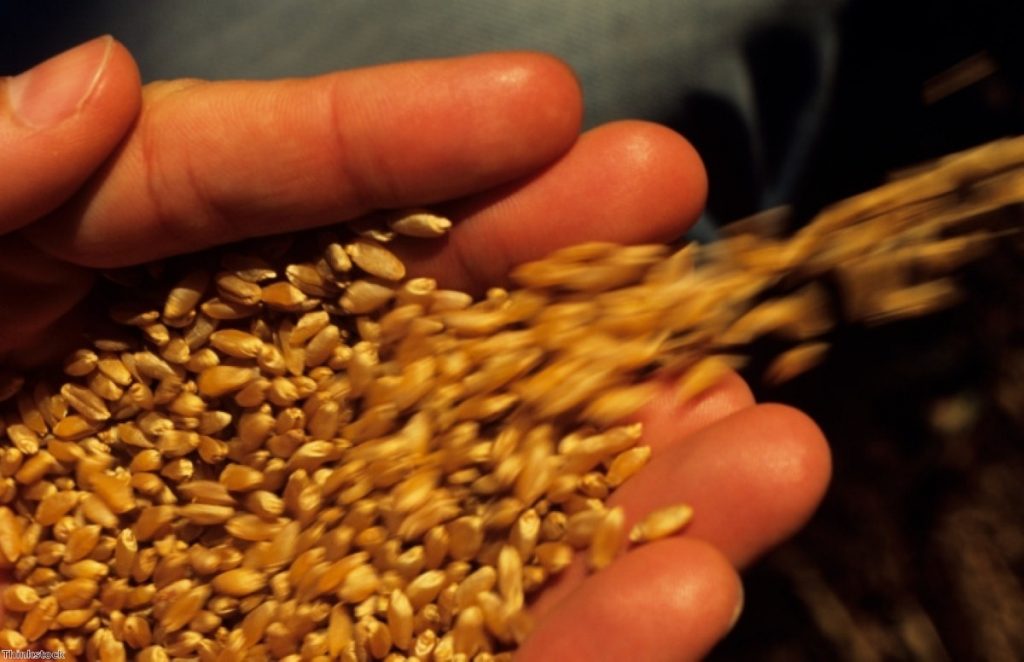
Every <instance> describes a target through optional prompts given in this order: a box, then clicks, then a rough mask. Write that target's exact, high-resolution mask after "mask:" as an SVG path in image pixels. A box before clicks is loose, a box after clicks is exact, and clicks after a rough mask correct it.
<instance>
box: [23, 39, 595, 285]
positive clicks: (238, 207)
mask: <svg viewBox="0 0 1024 662" xmlns="http://www.w3.org/2000/svg"><path fill="white" fill-rule="evenodd" d="M580 116H581V101H580V94H579V89H578V86H577V83H576V81H575V78H574V77H573V75H572V73H571V72H570V71H569V69H568V68H567V67H566V66H565V65H563V64H562V63H560V62H559V61H557V60H555V59H554V58H551V57H548V56H544V55H539V54H530V53H505V54H488V55H478V56H470V57H462V58H453V59H446V60H433V61H420V62H409V63H402V64H396V65H387V66H381V67H372V68H367V69H360V70H354V71H350V72H342V73H335V74H329V75H326V76H320V77H316V78H311V79H301V80H300V79H296V80H284V81H274V82H249V81H230V82H218V83H206V82H197V81H178V82H175V83H160V84H156V85H154V86H151V87H149V88H147V90H146V94H145V97H144V103H143V110H142V114H141V116H140V119H139V121H138V123H137V125H136V126H135V128H134V130H133V131H132V132H131V133H130V134H129V136H128V138H127V139H126V141H125V142H124V144H123V145H122V147H121V149H120V150H119V151H118V153H116V154H115V156H114V157H113V158H112V159H111V161H110V162H109V163H108V164H107V165H106V167H105V168H104V169H103V170H101V172H100V173H99V174H98V175H97V176H96V177H95V178H94V179H93V181H92V182H91V183H90V184H89V185H88V186H87V187H86V188H85V189H84V190H83V191H82V193H81V194H79V195H78V196H77V197H76V198H74V199H73V200H72V201H71V202H70V203H69V204H68V205H65V206H64V207H63V208H61V209H60V210H58V211H57V212H55V213H54V214H52V215H51V216H50V217H49V218H47V219H45V220H44V221H43V222H41V223H37V224H35V225H33V226H32V227H30V228H28V229H27V230H26V232H27V236H28V237H29V238H30V239H31V240H32V241H33V242H34V243H36V244H37V245H38V246H39V247H40V248H42V249H43V250H45V251H47V252H49V253H51V254H53V255H56V256H58V257H61V258H63V259H66V260H68V261H71V262H74V263H77V264H81V265H85V266H97V267H110V266H120V265H123V264H129V263H137V262H142V261H145V260H150V259H154V258H158V257H162V256H166V255H171V254H176V253H183V252H189V251H194V250H197V249H201V248H205V247H207V246H211V245H215V244H220V243H226V242H230V241H234V240H237V239H241V238H244V237H249V236H257V235H265V234H273V233H279V232H286V231H291V230H299V229H304V228H309V227H313V226H317V225H323V224H327V223H332V222H337V221H341V220H346V219H349V218H353V217H356V216H359V215H361V214H363V213H365V212H367V211H370V210H373V209H376V208H387V207H403V206H411V205H423V204H430V203H434V202H437V201H441V200H448V199H452V198H457V197H461V196H465V195H469V194H471V193H475V192H479V191H482V190H485V189H488V188H491V187H493V186H496V185H498V184H501V183H504V182H507V181H511V180H513V179H516V178H518V177H521V176H523V175H525V174H527V173H530V172H533V171H535V170H536V169H538V168H540V167H543V166H544V165H546V164H548V163H550V162H552V161H554V160H555V159H556V158H557V157H558V156H559V155H561V154H562V153H564V152H565V151H566V150H567V149H568V148H569V147H570V146H571V145H572V143H573V141H574V140H575V138H576V136H577V134H578V131H579V125H580ZM282 219H283V220H282Z"/></svg>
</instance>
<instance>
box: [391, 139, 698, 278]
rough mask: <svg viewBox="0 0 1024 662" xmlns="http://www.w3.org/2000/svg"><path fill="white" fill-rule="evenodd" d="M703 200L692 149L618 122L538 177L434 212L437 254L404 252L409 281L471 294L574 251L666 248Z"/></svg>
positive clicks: (419, 250)
mask: <svg viewBox="0 0 1024 662" xmlns="http://www.w3.org/2000/svg"><path fill="white" fill-rule="evenodd" d="M706 192H707V182H706V176H705V174H704V168H703V165H702V164H701V161H700V159H699V157H697V154H696V152H695V151H694V149H693V147H692V146H691V145H690V143H689V142H687V141H686V140H685V139H684V138H683V137H682V136H680V135H679V134H677V133H675V132H674V131H672V130H670V129H667V128H665V127H662V126H659V125H656V124H652V123H650V122H640V121H621V122H613V123H610V124H606V125H603V126H601V127H598V128H596V129H591V130H590V131H587V132H586V133H584V134H583V135H582V136H580V138H579V139H578V140H577V141H576V142H575V144H573V146H572V149H571V150H569V152H567V153H566V154H565V155H563V156H562V157H561V158H560V159H559V160H558V161H556V162H555V163H553V164H551V165H550V166H549V167H547V168H546V169H544V170H543V171H541V172H539V173H538V174H535V175H533V176H531V177H529V178H526V179H520V180H517V181H515V182H512V183H510V184H507V185H505V186H501V187H498V188H497V189H494V190H491V191H488V192H486V193H483V194H481V195H478V196H474V197H471V198H467V199H464V200H462V201H460V202H458V203H456V204H454V205H450V206H448V207H446V208H445V209H444V211H446V212H447V213H448V214H449V215H450V216H451V217H452V218H453V219H454V220H455V221H456V225H455V228H454V229H453V231H452V233H451V234H450V235H449V237H448V240H447V242H446V243H444V244H439V245H436V246H430V247H425V246H423V245H418V246H417V245H408V246H405V247H404V250H403V258H405V259H407V261H408V264H409V267H410V271H412V272H414V273H416V274H419V275H430V276H433V277H435V278H438V279H439V281H441V282H442V283H443V284H444V285H445V286H446V287H454V288H458V289H465V290H468V291H473V292H477V291H480V290H481V289H482V288H485V287H487V286H490V285H501V284H505V279H506V278H507V275H508V271H509V269H510V268H512V267H514V266H516V265H518V264H521V263H523V262H526V261H529V260H536V259H539V258H541V257H543V256H545V255H547V254H548V253H550V252H552V251H554V250H556V249H559V248H563V247H565V246H570V245H573V244H577V243H580V242H583V241H610V242H616V243H620V244H639V243H651V242H666V241H671V240H674V239H677V238H679V237H681V236H682V235H683V234H684V233H685V232H686V230H687V229H688V228H689V227H690V226H691V225H692V224H693V223H694V222H695V221H696V220H697V217H698V216H699V214H700V210H701V209H702V208H703V205H704V200H705V197H706Z"/></svg>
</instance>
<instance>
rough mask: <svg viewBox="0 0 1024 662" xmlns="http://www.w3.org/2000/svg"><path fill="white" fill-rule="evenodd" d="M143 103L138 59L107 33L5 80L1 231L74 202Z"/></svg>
mask: <svg viewBox="0 0 1024 662" xmlns="http://www.w3.org/2000/svg"><path fill="white" fill-rule="evenodd" d="M139 104H140V84H139V72H138V68H137V67H136V65H135V61H134V59H132V56H131V54H129V53H128V51H127V50H126V49H125V47H124V46H123V45H121V44H120V43H119V42H118V41H117V40H115V39H114V38H113V37H111V36H109V35H108V36H104V37H98V38H96V39H93V40H90V41H87V42H85V43H83V44H80V45H78V46H76V47H74V48H72V49H69V50H67V51H65V52H63V53H60V54H58V55H56V56H54V57H52V58H50V59H49V60H46V61H45V62H42V63H40V64H39V65H37V66H36V67H33V68H32V69H30V70H29V71H28V72H24V73H23V74H21V75H19V76H17V77H14V78H8V79H0V172H3V173H4V177H3V178H0V232H7V231H11V230H14V229H17V228H19V227H22V226H24V225H25V224H27V223H29V222H31V221H34V220H35V219H37V218H39V217H40V216H42V215H44V214H46V213H47V212H49V211H51V210H53V209H54V208H56V207H57V206H58V205H59V204H61V203H62V202H63V201H64V200H66V199H67V198H68V197H70V196H71V195H72V194H73V193H74V192H75V190H77V189H78V188H79V187H80V186H81V185H82V184H83V183H84V182H85V181H86V180H87V179H88V178H89V177H90V176H91V175H92V174H93V172H94V171H95V170H96V169H97V168H99V166H100V165H101V164H102V163H103V161H104V160H105V159H106V158H107V157H108V156H109V155H110V154H111V153H112V152H113V151H114V149H115V148H116V146H117V144H118V142H119V141H120V140H121V139H122V137H123V136H124V134H125V133H126V132H127V131H128V129H129V128H130V126H131V124H132V121H133V119H134V117H135V116H136V114H137V113H138V110H139Z"/></svg>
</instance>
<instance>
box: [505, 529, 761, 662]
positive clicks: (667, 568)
mask: <svg viewBox="0 0 1024 662" xmlns="http://www.w3.org/2000/svg"><path fill="white" fill-rule="evenodd" d="M741 602H742V589H741V586H740V581H739V577H738V576H737V574H736V571H735V570H734V569H733V567H732V566H731V565H730V563H729V561H728V559H727V558H726V557H725V556H723V555H722V554H721V553H720V552H719V551H718V550H716V549H715V548H714V547H712V546H711V545H709V544H707V543H705V542H702V541H700V540H693V539H685V538H672V539H667V540H661V541H658V542H655V543H651V544H647V545H644V546H641V547H638V548H636V549H633V550H631V551H629V552H628V553H627V554H625V555H623V556H622V557H620V558H618V559H616V560H615V562H614V563H613V564H612V565H610V566H609V567H607V568H605V569H604V570H601V571H600V572H598V573H596V574H594V575H590V576H588V577H587V578H586V579H585V580H583V582H582V583H580V584H579V586H578V587H577V588H576V589H575V590H574V591H573V592H572V593H570V594H569V595H567V596H566V597H565V598H564V599H563V600H562V601H560V602H559V603H558V604H557V605H555V606H554V607H553V608H552V609H551V610H550V611H549V612H547V613H546V614H545V615H544V616H543V617H542V618H541V620H540V623H539V625H538V628H537V630H535V631H534V633H533V634H532V635H531V636H530V638H529V639H528V640H527V641H526V642H525V643H524V645H523V646H522V647H521V648H520V650H519V656H520V658H521V659H524V660H545V659H557V660H627V659H641V660H652V661H657V660H691V659H699V658H700V657H701V656H702V655H704V654H706V653H707V652H708V651H709V650H710V649H711V647H712V646H714V644H715V643H716V642H717V641H718V640H719V639H721V638H722V637H723V636H725V634H726V633H728V631H729V630H730V629H731V627H732V625H733V624H734V622H735V618H736V614H737V610H738V609H739V607H740V604H741Z"/></svg>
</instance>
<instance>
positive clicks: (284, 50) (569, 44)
mask: <svg viewBox="0 0 1024 662" xmlns="http://www.w3.org/2000/svg"><path fill="white" fill-rule="evenodd" d="M69 4H70V3H56V4H55V3H51V2H40V1H39V0H26V1H23V2H13V3H11V4H7V5H5V7H4V8H3V9H0V26H2V27H0V30H2V31H3V32H0V49H2V50H0V66H2V67H3V69H4V70H6V71H9V72H13V71H16V70H18V69H21V68H23V67H24V66H27V65H28V64H30V63H32V62H33V61H36V60H38V59H40V58H42V57H44V56H46V55H48V54H51V53H53V52H56V51H58V50H61V49H63V48H66V47H68V46H70V45H73V44H75V43H77V42H80V41H82V40H84V39H86V38H89V37H91V36H94V35H96V34H99V33H102V32H111V33H113V34H114V35H115V36H116V37H117V38H119V39H120V40H121V41H123V42H124V43H125V44H126V45H127V46H128V47H129V48H130V49H131V51H132V52H133V53H134V54H135V56H136V58H137V59H138V62H139V64H140V68H141V70H142V74H143V77H144V79H145V80H147V81H148V80H156V79H162V78H177V77H183V76H192V77H201V78H210V79H227V78H277V77H283V76H301V75H310V74H317V73H322V72H326V71H331V70H336V69H344V68H351V67H357V66H364V65H370V64H377V63H384V62H393V61H399V60H406V59H410V58H426V57H439V56H447V55H456V54H465V53H474V52H480V51H489V50H503V49H536V50H542V51H547V52H550V53H553V54H555V55H558V56H560V57H561V58H563V59H565V60H566V61H567V62H569V63H570V64H571V65H572V66H573V68H574V69H575V70H576V71H577V72H578V74H579V77H580V80H581V83H582V85H583V89H584V95H585V103H586V108H585V123H586V125H587V126H594V125H596V124H600V123H603V122H607V121H609V120H615V119H622V118H641V119H649V120H653V121H659V122H664V123H667V124H669V125H670V126H673V127H674V128H676V129H677V130H680V131H682V132H684V133H686V134H687V135H688V137H690V138H691V139H692V140H693V141H694V143H695V144H696V145H697V147H698V149H700V150H702V153H703V154H704V156H705V158H706V160H707V161H708V164H709V170H710V171H711V172H710V174H711V176H712V200H711V211H712V212H713V213H717V214H719V215H720V216H722V217H725V218H726V219H728V218H730V217H734V216H736V215H740V214H742V213H749V212H751V211H754V210H755V209H759V208H764V207H768V206H773V205H776V204H780V203H783V202H785V201H786V200H787V199H788V196H789V195H790V194H791V189H792V187H793V185H794V182H795V181H796V179H797V177H798V176H799V174H800V172H801V167H802V165H803V162H804V157H805V156H806V153H807V150H808V148H809V145H810V144H811V143H812V142H813V139H814V136H815V135H816V132H817V130H818V127H819V125H820V118H821V116H822V115H823V113H824V110H825V108H826V104H827V99H828V93H829V81H830V80H831V76H832V73H833V71H834V67H835V61H836V50H837V44H836V27H835V26H836V13H837V11H838V10H839V9H840V7H841V5H843V4H844V2H843V0H630V1H629V2H617V1H612V0H561V1H560V2H552V1H551V0H518V1H517V0H477V1H470V0H445V1H442V0H418V1H412V0H304V1H301V2H299V1H294V2H280V1H277V0H274V1H269V0H263V1H254V0H217V1H211V0H145V1H143V2H138V1H134V0H120V1H117V0H93V1H92V2H87V3H73V4H72V5H71V6H70V7H69ZM773 39H776V40H777V41H778V44H776V45H773V42H772V40H773ZM779 44H781V45H779ZM793 44H799V47H798V48H797V49H796V50H794V51H793V52H792V53H790V54H789V56H788V57H789V60H787V59H786V57H782V59H781V60H779V62H776V63H774V64H773V59H774V58H776V56H777V54H778V53H784V52H786V50H787V48H789V49H790V50H793V49H792V48H790V47H791V46H792V45H793ZM766 63H767V64H766ZM762 69H764V70H763V71H762ZM794 71H798V72H799V73H800V75H801V77H802V81H801V82H800V83H799V84H798V85H797V87H799V88H800V89H796V90H795V91H791V90H788V89H787V88H786V87H785V85H783V88H782V89H783V91H785V92H786V94H782V95H780V94H775V97H780V96H781V97H783V99H782V102H783V106H784V107H781V108H780V107H778V106H779V102H778V100H776V101H775V102H774V106H775V107H770V104H769V105H768V106H766V104H765V100H766V99H771V98H772V96H773V95H772V90H773V89H774V88H775V87H778V84H779V82H780V81H781V82H783V83H784V82H785V81H786V80H787V79H789V78H792V77H793V74H794ZM765 79H767V81H768V82H767V83H766V82H765ZM787 95H788V96H787ZM769 119H770V121H768V120H769ZM783 125H784V126H783ZM705 134H706V135H705ZM702 143H703V144H702ZM706 230H707V228H705V232H704V236H705V237H707V236H709V235H708V233H707V232H706Z"/></svg>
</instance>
